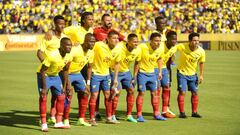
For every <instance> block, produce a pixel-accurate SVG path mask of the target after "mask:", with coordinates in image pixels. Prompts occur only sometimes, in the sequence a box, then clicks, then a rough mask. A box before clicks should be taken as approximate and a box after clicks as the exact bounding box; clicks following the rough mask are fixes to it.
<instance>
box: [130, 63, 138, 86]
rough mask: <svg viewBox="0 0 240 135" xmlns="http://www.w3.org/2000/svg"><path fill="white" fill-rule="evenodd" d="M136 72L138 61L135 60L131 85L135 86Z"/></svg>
mask: <svg viewBox="0 0 240 135" xmlns="http://www.w3.org/2000/svg"><path fill="white" fill-rule="evenodd" d="M138 72H139V62H138V61H135V63H134V68H133V79H132V84H133V86H135V85H136V83H137V74H138Z"/></svg>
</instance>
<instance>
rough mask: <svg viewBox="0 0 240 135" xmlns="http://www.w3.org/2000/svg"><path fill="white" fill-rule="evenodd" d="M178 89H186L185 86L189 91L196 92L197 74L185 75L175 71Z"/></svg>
mask: <svg viewBox="0 0 240 135" xmlns="http://www.w3.org/2000/svg"><path fill="white" fill-rule="evenodd" d="M177 82H178V90H179V91H186V90H187V87H188V90H189V91H194V92H197V90H198V77H197V74H195V75H191V76H187V75H183V74H181V73H179V72H177Z"/></svg>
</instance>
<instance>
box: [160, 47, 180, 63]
mask: <svg viewBox="0 0 240 135" xmlns="http://www.w3.org/2000/svg"><path fill="white" fill-rule="evenodd" d="M179 48H180V45H176V46H174V47H172V48H171V49H170V50H169V51H168V52H167V53H166V54H165V55H164V57H163V63H167V61H168V60H169V59H170V58H171V57H172V56H173V55H174V54H175V53H176V52H177V51H178V50H179Z"/></svg>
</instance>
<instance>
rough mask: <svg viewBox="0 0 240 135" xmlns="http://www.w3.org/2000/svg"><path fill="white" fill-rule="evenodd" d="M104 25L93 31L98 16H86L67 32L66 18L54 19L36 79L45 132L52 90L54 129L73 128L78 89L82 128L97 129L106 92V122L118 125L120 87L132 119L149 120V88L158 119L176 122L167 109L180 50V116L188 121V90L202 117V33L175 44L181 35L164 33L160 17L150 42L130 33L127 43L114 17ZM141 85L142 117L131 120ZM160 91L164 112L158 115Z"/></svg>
mask: <svg viewBox="0 0 240 135" xmlns="http://www.w3.org/2000/svg"><path fill="white" fill-rule="evenodd" d="M102 22H103V25H102V26H100V27H97V28H95V29H94V30H93V29H92V24H93V14H92V13H90V12H85V13H83V15H82V18H81V26H69V27H66V28H65V21H64V18H63V17H62V16H56V17H55V18H54V24H55V29H54V30H52V31H50V32H48V33H47V34H46V35H45V38H44V39H43V41H42V43H41V45H40V48H39V50H38V52H37V55H38V58H39V60H40V61H41V65H40V66H39V68H38V71H37V78H38V90H39V94H40V97H39V111H40V117H41V124H42V131H48V126H47V119H46V114H47V106H46V105H47V93H48V90H49V89H50V90H51V92H52V99H51V111H50V115H51V118H50V122H53V123H54V127H55V128H70V123H69V112H70V104H71V99H72V95H73V89H74V90H75V92H76V93H77V97H78V105H79V116H78V117H79V119H78V121H77V125H84V126H96V125H97V122H96V120H95V114H96V108H97V106H98V105H97V103H98V102H97V99H99V98H98V95H99V90H102V91H103V93H104V104H105V108H106V123H110V124H116V123H119V121H118V120H117V118H116V116H115V113H116V109H117V104H118V98H119V95H120V92H121V91H120V90H121V89H126V91H127V97H126V101H127V121H130V122H134V123H137V122H145V119H144V117H143V115H142V105H143V97H144V93H145V91H146V90H150V93H151V103H152V107H153V117H154V119H156V120H163V121H164V120H166V118H174V117H175V114H173V113H172V112H171V111H170V110H169V108H168V107H169V99H170V83H169V73H168V69H169V65H170V64H169V63H171V61H172V56H173V55H174V53H175V52H176V51H177V50H178V51H180V53H181V55H180V62H179V65H178V72H177V78H178V90H179V95H178V105H179V111H180V115H179V117H180V118H186V117H187V116H186V115H185V113H184V95H185V92H186V90H187V86H188V90H191V92H192V116H193V117H201V116H200V115H199V114H198V113H197V106H198V95H197V84H198V83H197V81H198V77H197V75H196V67H197V64H198V63H200V76H199V82H202V81H203V69H204V64H203V63H204V62H205V53H204V50H203V49H202V48H201V47H200V46H199V45H198V44H199V34H197V33H191V34H190V35H189V43H186V44H178V45H176V46H174V45H175V44H176V41H177V35H176V33H175V32H173V31H170V32H167V30H166V29H164V27H165V24H166V20H165V18H164V17H157V18H156V19H155V22H156V25H157V29H156V31H154V32H153V33H152V34H151V36H150V40H149V42H148V43H142V44H139V42H138V37H137V35H136V34H129V35H128V37H127V39H125V38H124V36H122V35H121V34H120V33H118V32H116V31H115V30H113V29H112V28H111V16H110V15H108V14H104V15H103V17H102ZM119 41H121V42H119ZM172 46H174V47H172ZM131 62H135V64H134V72H133V77H132V73H131V72H130V70H129V63H131ZM81 71H82V73H83V74H85V75H84V77H85V78H84V77H83V76H82V73H81ZM136 83H137V90H138V95H137V98H136V107H137V119H135V118H134V117H133V116H132V109H133V106H134V88H135V84H136ZM161 88H162V91H163V92H162V97H163V100H162V101H163V103H162V114H161V113H160V112H159V105H160V95H161ZM89 96H90V99H89ZM88 105H89V114H90V120H89V122H87V121H86V119H85V114H86V111H87V106H88ZM62 117H63V118H64V122H62Z"/></svg>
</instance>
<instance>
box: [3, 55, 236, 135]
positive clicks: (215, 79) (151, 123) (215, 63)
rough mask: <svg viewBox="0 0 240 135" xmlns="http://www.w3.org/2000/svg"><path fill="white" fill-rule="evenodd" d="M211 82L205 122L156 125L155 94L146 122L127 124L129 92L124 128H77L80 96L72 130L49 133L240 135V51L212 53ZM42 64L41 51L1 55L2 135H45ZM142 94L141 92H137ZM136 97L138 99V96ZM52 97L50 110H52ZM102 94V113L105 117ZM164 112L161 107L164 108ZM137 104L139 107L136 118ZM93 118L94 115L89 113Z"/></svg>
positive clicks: (204, 88) (121, 109)
mask: <svg viewBox="0 0 240 135" xmlns="http://www.w3.org/2000/svg"><path fill="white" fill-rule="evenodd" d="M206 55H207V62H206V64H205V78H204V79H205V80H204V83H203V84H201V85H200V86H199V89H200V90H199V95H200V96H199V97H200V98H199V100H200V103H199V113H200V114H201V115H202V116H203V118H201V119H197V118H192V117H188V119H179V118H175V119H168V120H167V121H164V122H163V121H156V120H153V118H152V107H151V104H150V103H151V102H150V94H149V92H148V91H147V92H146V94H145V98H144V105H143V112H144V113H143V114H144V118H145V119H146V120H147V122H145V123H138V124H134V123H129V122H127V121H124V120H123V119H125V118H126V117H125V111H126V102H125V97H126V92H125V91H122V94H121V97H120V102H119V105H118V112H117V114H118V115H117V116H119V117H120V118H121V119H122V120H120V122H121V123H120V124H117V125H107V124H105V123H104V121H102V122H100V123H99V126H97V127H79V126H75V124H76V121H77V112H78V110H77V97H76V96H77V95H76V94H74V97H73V101H72V106H71V113H70V117H71V119H70V123H71V125H72V126H71V129H69V130H59V129H53V128H51V127H50V128H49V132H48V133H47V134H49V135H51V134H52V135H55V134H58V135H61V134H72V135H73V134H78V135H93V134H94V135H95V134H97V135H124V134H131V135H140V134H141V135H157V134H166V135H175V134H177V135H186V134H189V135H192V134H194V135H237V134H240V130H239V127H240V90H239V88H240V83H239V81H240V59H239V56H240V53H239V52H237V51H207V52H206ZM38 64H39V63H38V60H37V58H36V53H35V52H0V86H1V90H0V134H2V135H6V134H7V135H15V134H18V135H33V134H34V135H38V134H44V133H42V132H41V131H40V126H39V125H38V120H39V113H38V92H37V82H36V73H35V71H36V68H37V66H38ZM173 70H174V73H173V75H174V78H173V86H172V92H171V109H172V111H173V112H175V113H176V114H177V115H178V107H177V101H176V97H177V91H176V77H175V76H176V75H175V73H176V72H175V71H176V70H175V69H173ZM135 93H136V94H137V92H135ZM190 95H191V94H190V92H188V93H187V96H186V97H185V111H186V114H187V116H190V115H191V104H190ZM135 97H136V96H135ZM49 99H50V94H49V96H48V111H49V106H50V100H49ZM102 99H103V96H102V94H101V103H100V108H101V113H102V114H104V103H103V100H102ZM160 108H161V107H160ZM135 112H136V106H135V105H134V113H133V114H134V116H135V114H136V113H135ZM87 118H88V115H87Z"/></svg>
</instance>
